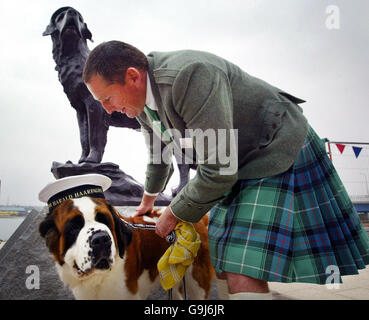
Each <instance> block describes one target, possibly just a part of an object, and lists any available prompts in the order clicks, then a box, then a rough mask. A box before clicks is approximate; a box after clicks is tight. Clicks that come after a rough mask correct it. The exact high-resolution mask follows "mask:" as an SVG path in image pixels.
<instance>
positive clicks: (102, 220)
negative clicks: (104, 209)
mask: <svg viewBox="0 0 369 320" xmlns="http://www.w3.org/2000/svg"><path fill="white" fill-rule="evenodd" d="M95 220H96V221H97V222H100V223H103V224H105V225H106V226H108V227H110V221H109V218H108V216H107V215H106V214H103V213H101V212H97V213H96V217H95Z"/></svg>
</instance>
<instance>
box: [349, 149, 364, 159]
mask: <svg viewBox="0 0 369 320" xmlns="http://www.w3.org/2000/svg"><path fill="white" fill-rule="evenodd" d="M352 150H354V153H355V157H356V158H357V157H358V156H359V154H360V152H361V150H363V148H360V147H352Z"/></svg>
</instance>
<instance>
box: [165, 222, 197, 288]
mask: <svg viewBox="0 0 369 320" xmlns="http://www.w3.org/2000/svg"><path fill="white" fill-rule="evenodd" d="M174 230H175V233H176V236H177V239H176V241H175V243H173V244H172V245H171V246H170V247H169V248H168V249H167V251H165V253H164V254H163V256H162V257H161V258H160V260H159V262H158V270H159V275H160V282H161V285H162V287H163V289H164V290H169V289H171V288H173V287H174V286H175V285H176V284H177V283H178V282H179V281H181V279H182V278H183V276H184V274H185V272H186V270H187V268H188V267H189V266H190V265H191V264H192V262H193V260H194V259H195V257H196V255H197V251H198V250H199V248H200V244H201V241H200V236H199V234H198V233H197V232H196V230H195V228H194V226H193V225H192V223H187V222H179V223H177V225H176V227H175V228H174Z"/></svg>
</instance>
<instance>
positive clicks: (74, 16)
mask: <svg viewBox="0 0 369 320" xmlns="http://www.w3.org/2000/svg"><path fill="white" fill-rule="evenodd" d="M67 29H69V30H71V29H72V30H75V31H76V32H77V33H78V34H79V36H80V37H82V30H81V25H80V22H79V16H78V13H76V12H75V11H74V10H68V11H67V12H66V13H65V16H64V18H63V20H62V21H61V22H60V25H59V30H60V34H61V35H63V34H64V32H65V31H66V30H67Z"/></svg>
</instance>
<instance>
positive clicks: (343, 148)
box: [336, 143, 346, 153]
mask: <svg viewBox="0 0 369 320" xmlns="http://www.w3.org/2000/svg"><path fill="white" fill-rule="evenodd" d="M336 146H337V148H338V150H339V151H340V152H341V153H342V152H343V150H345V147H346V146H345V145H344V144H339V143H336Z"/></svg>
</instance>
